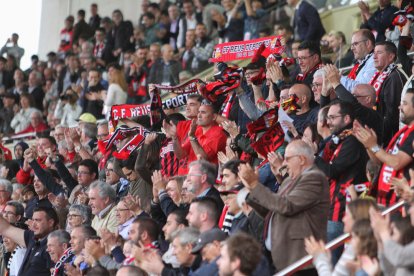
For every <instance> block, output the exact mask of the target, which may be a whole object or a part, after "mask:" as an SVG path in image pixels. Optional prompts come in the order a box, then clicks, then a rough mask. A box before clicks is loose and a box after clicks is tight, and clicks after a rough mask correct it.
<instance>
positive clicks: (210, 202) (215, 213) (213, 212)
mask: <svg viewBox="0 0 414 276" xmlns="http://www.w3.org/2000/svg"><path fill="white" fill-rule="evenodd" d="M193 203H196V204H197V209H202V211H205V212H207V214H208V217H209V219H210V220H211V221H214V223H216V224H217V222H218V220H219V217H220V214H219V206H218V205H217V202H216V200H215V199H214V198H212V197H208V196H205V197H197V198H194V199H193V201H192V202H191V204H193ZM220 211H221V210H220Z"/></svg>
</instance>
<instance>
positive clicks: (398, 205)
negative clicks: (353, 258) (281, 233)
mask: <svg viewBox="0 0 414 276" xmlns="http://www.w3.org/2000/svg"><path fill="white" fill-rule="evenodd" d="M404 203H405V202H404V201H400V202H398V203H396V204H394V205H393V206H391V207H389V208H387V209H386V210H384V211H383V212H382V213H381V214H382V215H383V216H385V215H387V214H389V213H392V212H394V211H396V210H398V209H399V208H401V207H402V206H403V205H404ZM349 237H350V234H349V233H346V234H343V235H342V236H339V237H338V238H336V239H334V240H332V241H330V242H329V243H328V244H326V246H325V248H326V249H329V250H332V249H335V248H337V247H338V246H341V245H342V244H344V243H345V241H346V240H347V239H348V238H349ZM312 258H313V257H312V256H311V255H307V256H305V257H303V258H302V259H300V260H298V261H296V262H295V263H293V264H291V265H289V266H288V267H286V268H285V269H283V270H281V271H279V272H278V273H276V274H275V275H276V276H285V275H292V274H293V273H295V272H296V271H298V270H300V269H301V268H303V267H305V266H307V265H309V264H310V263H311V262H312Z"/></svg>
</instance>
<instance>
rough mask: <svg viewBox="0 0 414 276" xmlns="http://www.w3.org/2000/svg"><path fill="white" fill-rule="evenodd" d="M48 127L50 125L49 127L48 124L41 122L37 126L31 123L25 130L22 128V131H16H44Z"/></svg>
mask: <svg viewBox="0 0 414 276" xmlns="http://www.w3.org/2000/svg"><path fill="white" fill-rule="evenodd" d="M47 129H48V127H47V125H46V124H45V123H43V122H42V123H39V125H38V126H37V127H36V128H34V127H33V126H32V125H31V124H30V125H29V126H28V127H26V128H25V129H24V130H22V131H20V132H18V133H16V134H24V133H30V132H42V131H45V130H47Z"/></svg>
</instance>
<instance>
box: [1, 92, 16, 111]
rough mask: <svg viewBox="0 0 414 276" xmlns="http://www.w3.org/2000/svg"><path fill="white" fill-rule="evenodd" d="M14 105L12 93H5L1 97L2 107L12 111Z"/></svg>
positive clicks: (14, 98) (14, 100)
mask: <svg viewBox="0 0 414 276" xmlns="http://www.w3.org/2000/svg"><path fill="white" fill-rule="evenodd" d="M15 103H16V97H15V96H14V94H13V93H6V94H4V95H3V107H4V108H7V109H12V108H13V106H14V105H15Z"/></svg>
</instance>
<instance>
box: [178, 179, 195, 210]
mask: <svg viewBox="0 0 414 276" xmlns="http://www.w3.org/2000/svg"><path fill="white" fill-rule="evenodd" d="M195 196H196V195H195V194H194V193H193V186H192V185H191V181H190V179H188V178H186V179H185V180H184V183H183V187H182V188H181V202H182V203H185V204H190V203H191V201H192V200H193V198H195Z"/></svg>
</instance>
